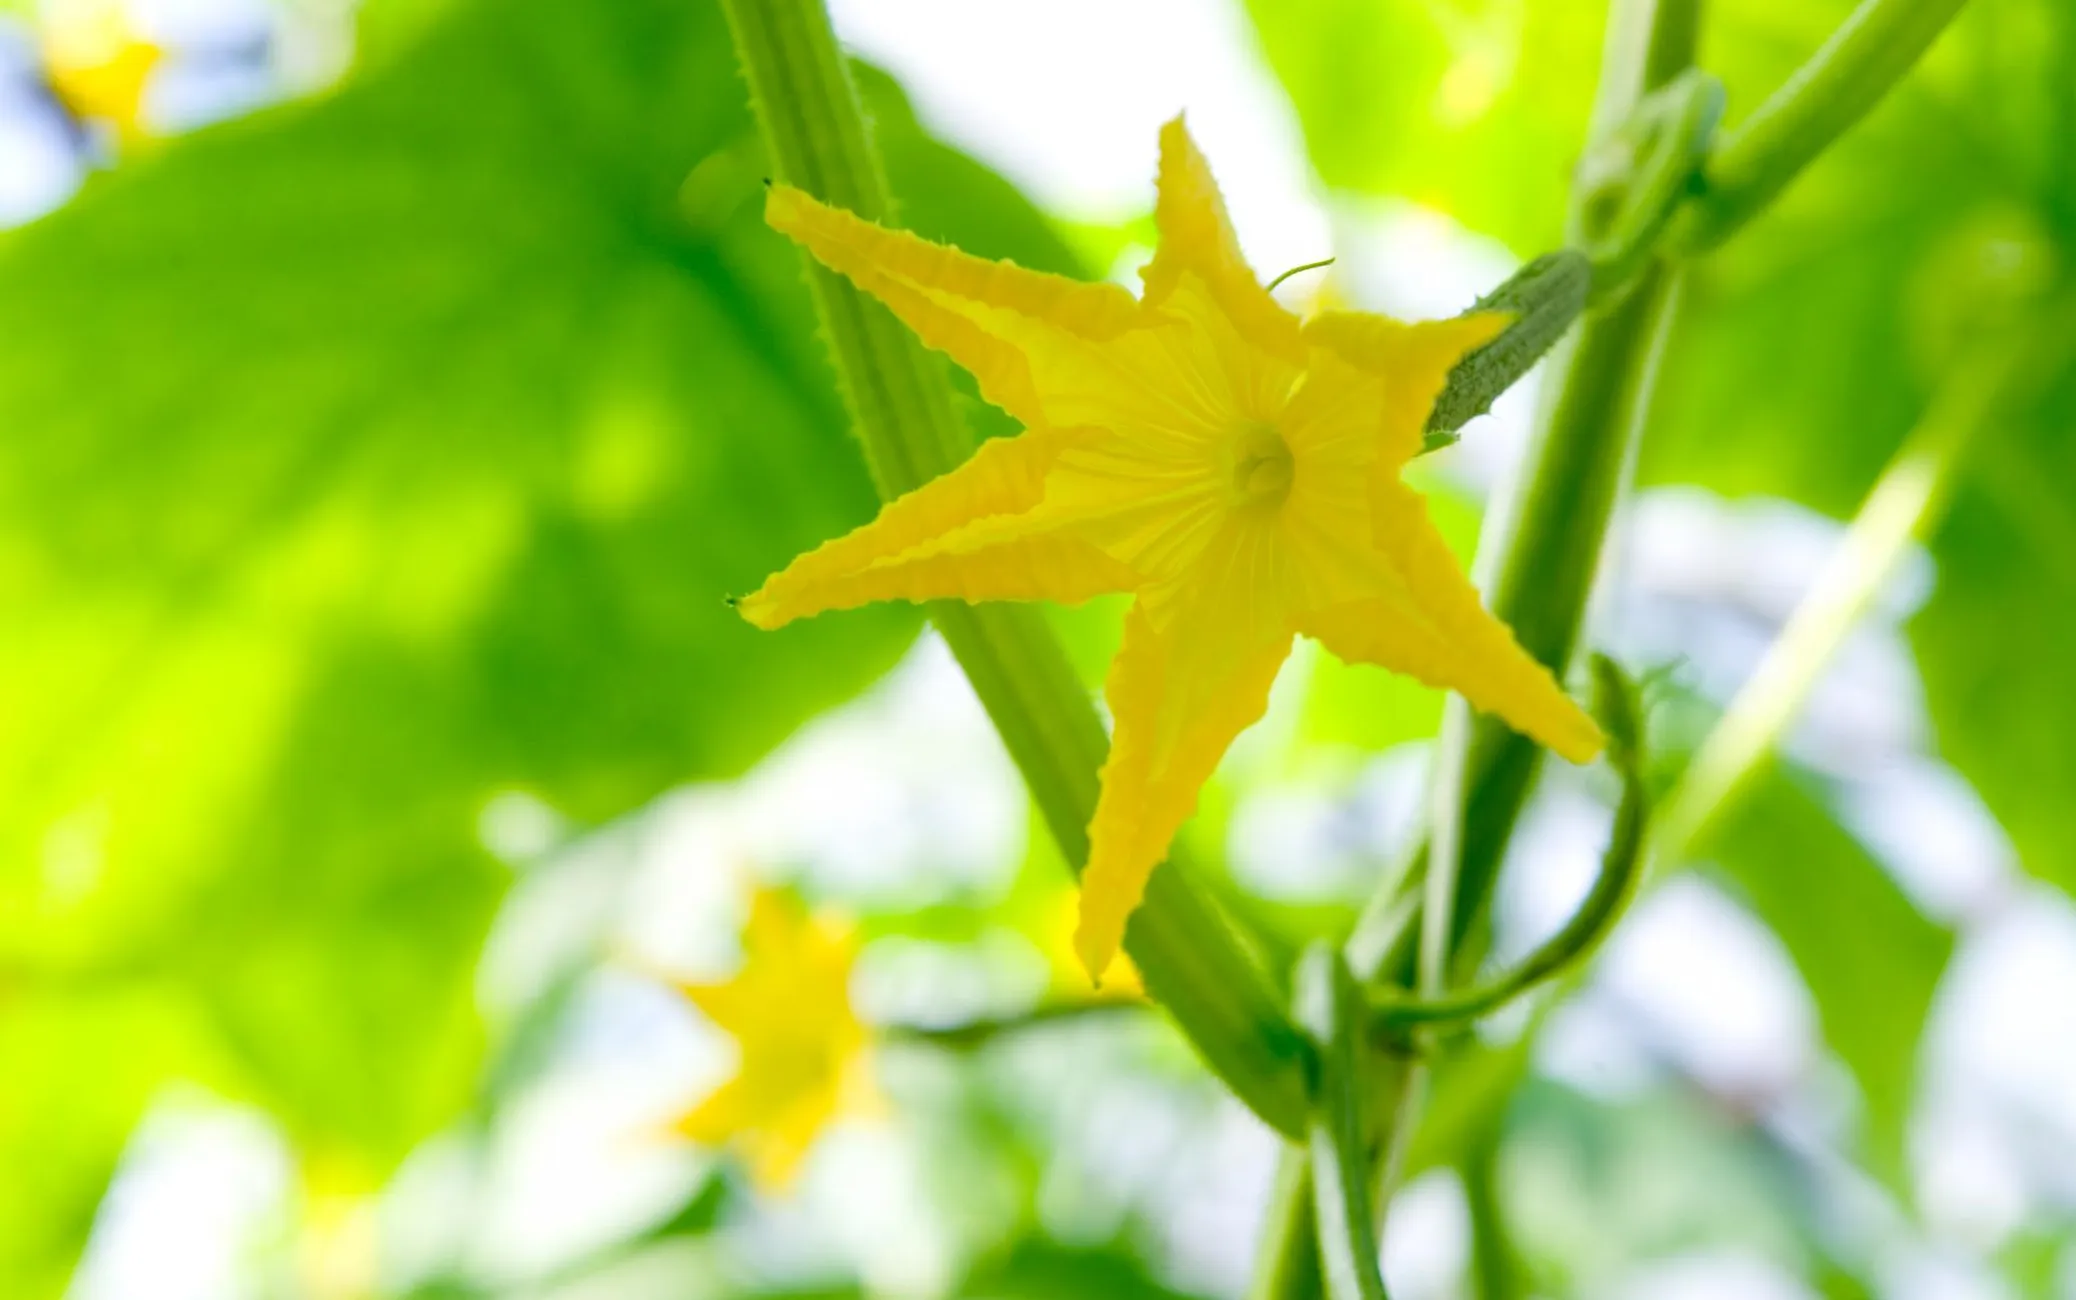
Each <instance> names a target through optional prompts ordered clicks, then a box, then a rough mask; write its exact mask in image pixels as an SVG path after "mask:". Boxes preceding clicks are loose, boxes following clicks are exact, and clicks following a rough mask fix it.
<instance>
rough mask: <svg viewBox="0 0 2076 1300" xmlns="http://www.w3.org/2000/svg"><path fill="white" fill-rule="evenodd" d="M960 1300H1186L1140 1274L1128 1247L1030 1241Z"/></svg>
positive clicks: (988, 1267) (985, 1271)
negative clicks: (1092, 1299)
mask: <svg viewBox="0 0 2076 1300" xmlns="http://www.w3.org/2000/svg"><path fill="white" fill-rule="evenodd" d="M956 1294H958V1295H959V1296H961V1297H964V1298H966V1300H1085V1298H1086V1297H1094V1296H1102V1297H1105V1298H1106V1300H1112V1298H1114V1300H1187V1297H1188V1296H1189V1294H1190V1293H1189V1292H1186V1291H1177V1290H1174V1289H1173V1288H1171V1287H1168V1286H1166V1285H1164V1284H1163V1283H1161V1282H1160V1281H1158V1280H1156V1279H1155V1278H1154V1277H1153V1276H1152V1275H1151V1274H1149V1273H1148V1272H1147V1271H1146V1266H1145V1264H1143V1263H1141V1262H1140V1260H1139V1259H1138V1258H1137V1256H1136V1253H1135V1252H1133V1251H1130V1250H1128V1249H1122V1248H1117V1249H1109V1250H1103V1249H1088V1248H1082V1247H1072V1246H1062V1245H1056V1244H1053V1243H1051V1242H1046V1241H1041V1240H1038V1239H1036V1238H1031V1239H1027V1240H1025V1241H1023V1242H1020V1243H1018V1244H1017V1245H1016V1246H1015V1247H1014V1248H1013V1249H1011V1250H1010V1251H1009V1252H1008V1253H1007V1254H1005V1255H1003V1256H1001V1257H999V1258H997V1259H994V1260H991V1261H989V1262H988V1263H986V1264H984V1265H982V1266H981V1267H980V1268H979V1269H977V1270H975V1272H974V1273H973V1274H972V1275H971V1276H969V1277H968V1278H967V1279H966V1280H965V1281H964V1283H962V1284H961V1285H960V1287H959V1288H958V1291H957V1293H956Z"/></svg>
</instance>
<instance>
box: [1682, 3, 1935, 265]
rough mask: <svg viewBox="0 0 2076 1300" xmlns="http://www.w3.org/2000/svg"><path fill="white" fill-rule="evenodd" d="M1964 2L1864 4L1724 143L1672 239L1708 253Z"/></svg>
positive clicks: (1873, 97)
mask: <svg viewBox="0 0 2076 1300" xmlns="http://www.w3.org/2000/svg"><path fill="white" fill-rule="evenodd" d="M1966 3H1967V0H1862V3H1861V5H1860V6H1859V8H1857V9H1855V10H1853V12H1852V15H1851V16H1850V17H1848V18H1847V19H1846V20H1845V22H1844V24H1843V25H1841V26H1840V27H1839V28H1838V30H1837V31H1836V32H1834V33H1833V34H1832V36H1831V39H1829V40H1828V41H1825V42H1824V44H1823V47H1822V48H1821V49H1819V50H1818V51H1817V52H1816V53H1815V54H1814V55H1813V56H1811V58H1810V60H1809V62H1807V63H1805V64H1803V65H1802V67H1801V68H1799V69H1797V70H1796V72H1795V74H1794V75H1793V76H1791V77H1789V78H1788V79H1787V81H1786V82H1785V83H1783V84H1782V86H1781V88H1780V89H1779V90H1777V91H1775V92H1774V93H1773V96H1772V97H1771V98H1769V99H1768V100H1767V101H1766V102H1765V103H1763V104H1761V105H1760V106H1759V107H1758V109H1756V110H1755V111H1754V112H1753V113H1752V114H1751V116H1750V117H1747V118H1746V119H1745V120H1744V121H1743V122H1742V123H1740V124H1739V125H1738V126H1737V127H1736V129H1734V130H1732V131H1731V132H1730V133H1729V134H1728V135H1727V136H1726V138H1725V139H1724V141H1723V144H1722V147H1721V148H1720V149H1719V150H1718V151H1717V152H1716V156H1715V158H1714V159H1713V161H1711V162H1710V164H1709V167H1708V187H1707V190H1706V192H1705V193H1704V194H1703V195H1702V196H1701V197H1700V198H1699V199H1698V200H1697V201H1696V202H1695V203H1694V204H1693V205H1692V207H1691V208H1690V211H1689V215H1688V219H1687V220H1685V221H1683V222H1682V223H1681V226H1680V228H1679V229H1678V230H1676V231H1675V233H1674V235H1673V243H1674V245H1675V246H1676V247H1678V248H1679V249H1680V250H1682V251H1683V252H1686V253H1694V252H1699V251H1701V250H1704V249H1708V248H1713V247H1715V246H1716V245H1717V244H1720V243H1722V242H1723V240H1725V239H1727V238H1728V237H1729V236H1730V235H1731V234H1733V233H1734V232H1735V231H1736V230H1737V229H1738V228H1739V227H1740V226H1742V225H1743V224H1744V223H1745V222H1746V221H1749V220H1750V219H1751V218H1752V217H1753V216H1755V215H1756V214H1757V213H1758V212H1759V211H1760V210H1761V209H1763V208H1764V207H1765V206H1766V205H1767V204H1768V203H1770V202H1771V201H1772V200H1773V197H1774V196H1775V195H1777V194H1779V193H1780V192H1781V190H1782V189H1784V188H1785V187H1786V186H1787V185H1788V183H1789V182H1790V181H1792V180H1794V179H1795V177H1796V176H1797V175H1799V174H1800V173H1801V171H1802V169H1803V168H1804V167H1806V166H1808V165H1809V162H1810V160H1811V159H1813V158H1815V157H1816V156H1817V155H1818V154H1819V153H1821V152H1823V150H1824V149H1825V148H1826V147H1827V146H1829V145H1830V144H1831V142H1832V141H1833V140H1836V139H1837V138H1838V137H1839V136H1841V135H1843V134H1844V133H1845V132H1846V131H1847V130H1848V129H1850V128H1851V127H1852V126H1853V124H1854V123H1856V122H1858V121H1859V120H1860V119H1861V118H1862V117H1864V116H1866V114H1867V110H1869V109H1871V108H1873V107H1874V105H1875V104H1876V103H1878V102H1880V100H1881V97H1882V96H1883V95H1885V94H1887V93H1888V91H1889V88H1890V87H1891V86H1894V85H1895V84H1896V82H1897V81H1898V80H1900V79H1901V78H1902V76H1903V74H1904V73H1906V72H1908V71H1909V70H1910V68H1911V66H1912V65H1913V64H1915V63H1916V62H1917V61H1918V58H1919V57H1920V56H1921V55H1923V54H1924V52H1925V50H1926V49H1927V48H1928V47H1929V46H1930V45H1931V44H1932V42H1933V40H1935V39H1936V38H1937V37H1938V35H1939V33H1940V32H1942V31H1944V30H1946V25H1947V24H1948V23H1949V22H1951V21H1953V17H1954V15H1955V14H1957V13H1959V12H1960V10H1961V6H1962V5H1964V4H1966Z"/></svg>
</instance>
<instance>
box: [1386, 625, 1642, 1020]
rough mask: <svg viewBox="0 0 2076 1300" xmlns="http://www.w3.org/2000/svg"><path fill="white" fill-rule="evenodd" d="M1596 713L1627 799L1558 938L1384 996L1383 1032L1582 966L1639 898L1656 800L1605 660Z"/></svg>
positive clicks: (1622, 681) (1500, 998)
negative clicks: (1490, 971) (1476, 977)
mask: <svg viewBox="0 0 2076 1300" xmlns="http://www.w3.org/2000/svg"><path fill="white" fill-rule="evenodd" d="M1594 668H1595V677H1596V687H1597V690H1598V692H1599V694H1600V696H1601V700H1602V707H1601V709H1600V710H1599V712H1600V713H1601V715H1602V717H1603V718H1606V719H1608V721H1607V723H1606V724H1605V725H1606V728H1607V731H1608V735H1609V744H1608V759H1609V762H1610V763H1611V765H1612V766H1613V767H1614V768H1615V770H1616V772H1617V773H1619V774H1620V776H1621V778H1622V798H1621V802H1620V804H1619V805H1618V806H1617V807H1616V809H1615V829H1614V834H1613V835H1612V836H1611V837H1610V839H1609V841H1608V847H1607V852H1606V853H1605V854H1604V855H1603V856H1602V858H1601V865H1600V874H1599V876H1597V877H1596V878H1595V879H1594V882H1593V888H1592V889H1591V890H1589V891H1588V892H1587V894H1586V898H1585V900H1584V901H1583V902H1581V903H1580V904H1579V908H1578V911H1577V912H1575V913H1573V915H1572V918H1571V919H1570V920H1569V921H1567V922H1566V923H1565V924H1564V925H1563V927H1562V928H1560V929H1559V930H1558V931H1557V933H1555V934H1553V935H1551V936H1550V937H1549V938H1548V939H1546V940H1545V941H1543V942H1542V943H1541V944H1539V945H1538V946H1537V947H1536V949H1535V951H1533V952H1531V953H1530V954H1529V955H1528V956H1526V957H1524V958H1522V959H1521V961H1520V962H1519V963H1517V964H1516V965H1515V966H1514V967H1513V968H1512V969H1510V970H1508V971H1506V972H1505V973H1504V974H1501V975H1496V976H1494V977H1492V978H1491V979H1488V980H1484V981H1481V982H1480V983H1477V984H1474V985H1471V986H1470V987H1468V988H1463V989H1458V990H1456V991H1454V992H1451V993H1436V992H1433V991H1431V989H1430V987H1429V985H1428V984H1427V983H1425V982H1423V984H1422V990H1423V995H1422V996H1420V997H1408V996H1404V995H1396V994H1393V993H1389V992H1387V993H1384V994H1380V995H1379V996H1378V997H1377V998H1376V999H1375V1001H1374V1005H1375V1007H1376V1023H1377V1025H1378V1026H1379V1027H1380V1028H1381V1029H1383V1030H1384V1031H1385V1032H1386V1033H1403V1031H1404V1030H1405V1029H1406V1028H1407V1027H1409V1026H1412V1025H1416V1024H1427V1023H1433V1022H1436V1021H1455V1020H1473V1019H1476V1018H1478V1017H1480V1016H1484V1015H1488V1014H1490V1013H1491V1012H1493V1011H1496V1010H1498V1009H1499V1008H1501V1007H1503V1006H1505V1005H1506V1004H1507V1003H1509V1002H1512V1001H1513V1000H1514V999H1515V998H1518V997H1520V996H1521V995H1522V994H1524V993H1526V992H1528V991H1529V990H1530V989H1533V988H1535V987H1536V986H1537V985H1539V984H1542V983H1543V982H1545V981H1547V980H1550V979H1553V978H1555V977H1556V976H1558V975H1561V974H1563V973H1564V972H1565V971H1567V970H1570V969H1572V968H1574V967H1576V966H1578V965H1580V964H1582V963H1583V962H1584V961H1585V960H1586V959H1587V958H1588V957H1590V956H1592V955H1593V953H1594V952H1595V951H1596V950H1597V949H1598V948H1599V947H1600V945H1601V943H1602V942H1603V941H1604V940H1605V939H1606V938H1607V936H1608V933H1609V932H1610V931H1611V930H1612V929H1613V928H1614V925H1615V922H1616V921H1618V920H1620V919H1621V915H1622V911H1623V909H1624V908H1625V907H1627V906H1628V903H1629V900H1630V899H1631V898H1632V897H1634V896H1635V893H1636V884H1637V881H1638V880H1639V879H1640V878H1641V877H1642V875H1643V872H1642V870H1641V867H1642V864H1643V860H1644V854H1643V846H1644V835H1645V829H1646V827H1648V826H1649V824H1650V810H1651V796H1650V791H1649V788H1648V787H1647V786H1646V785H1645V783H1644V753H1643V745H1642V741H1641V737H1640V736H1639V734H1638V730H1639V729H1638V726H1637V713H1638V710H1639V704H1638V701H1637V699H1636V693H1635V687H1634V686H1632V685H1631V684H1630V683H1629V682H1628V680H1627V679H1626V678H1624V677H1623V676H1622V673H1621V670H1620V669H1618V668H1616V667H1615V666H1614V664H1613V663H1612V662H1610V661H1608V660H1606V659H1601V658H1596V660H1595V663H1594Z"/></svg>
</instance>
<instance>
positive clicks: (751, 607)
mask: <svg viewBox="0 0 2076 1300" xmlns="http://www.w3.org/2000/svg"><path fill="white" fill-rule="evenodd" d="M764 591H765V589H764V588H763V587H759V588H758V589H757V590H755V591H753V592H751V593H750V594H749V595H747V596H741V597H737V596H729V597H727V602H728V607H729V608H730V609H732V610H734V611H735V612H736V613H737V614H739V615H741V616H742V621H743V622H745V623H748V624H749V625H750V626H751V627H754V628H758V629H760V630H762V631H765V632H771V631H776V630H777V629H779V628H781V627H784V626H785V625H786V624H787V623H790V622H792V619H790V618H789V617H787V616H786V613H785V611H784V610H782V609H780V608H779V605H778V602H777V601H775V600H773V599H772V598H771V597H769V596H767V595H765V594H764Z"/></svg>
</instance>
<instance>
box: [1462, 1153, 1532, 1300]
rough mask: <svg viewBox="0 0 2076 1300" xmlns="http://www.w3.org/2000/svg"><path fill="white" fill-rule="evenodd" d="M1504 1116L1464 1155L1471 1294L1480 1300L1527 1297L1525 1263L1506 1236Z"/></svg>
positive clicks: (1463, 1166)
mask: <svg viewBox="0 0 2076 1300" xmlns="http://www.w3.org/2000/svg"><path fill="white" fill-rule="evenodd" d="M1503 1118H1504V1116H1503V1115H1500V1114H1495V1115H1493V1116H1492V1117H1491V1118H1490V1119H1489V1120H1488V1121H1487V1122H1486V1123H1485V1124H1483V1125H1481V1126H1479V1130H1478V1133H1477V1135H1476V1136H1475V1137H1473V1138H1472V1139H1471V1141H1470V1143H1469V1144H1468V1147H1467V1149H1466V1150H1465V1151H1464V1154H1463V1161H1462V1164H1461V1172H1462V1176H1463V1199H1464V1204H1465V1208H1467V1209H1468V1210H1469V1211H1470V1222H1471V1282H1472V1287H1471V1294H1472V1295H1474V1296H1476V1297H1477V1300H1517V1297H1519V1296H1520V1295H1522V1293H1523V1287H1522V1285H1521V1261H1520V1259H1519V1257H1518V1256H1516V1254H1515V1253H1514V1243H1513V1239H1512V1236H1511V1235H1510V1234H1509V1233H1508V1232H1507V1221H1506V1207H1505V1206H1504V1205H1503V1204H1502V1203H1501V1201H1500V1195H1499V1155H1500V1139H1501V1137H1502V1136H1503V1134H1504V1131H1505V1124H1504V1123H1503V1122H1502V1121H1503Z"/></svg>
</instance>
